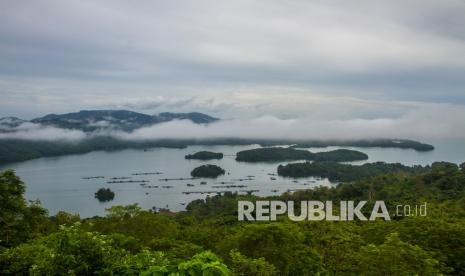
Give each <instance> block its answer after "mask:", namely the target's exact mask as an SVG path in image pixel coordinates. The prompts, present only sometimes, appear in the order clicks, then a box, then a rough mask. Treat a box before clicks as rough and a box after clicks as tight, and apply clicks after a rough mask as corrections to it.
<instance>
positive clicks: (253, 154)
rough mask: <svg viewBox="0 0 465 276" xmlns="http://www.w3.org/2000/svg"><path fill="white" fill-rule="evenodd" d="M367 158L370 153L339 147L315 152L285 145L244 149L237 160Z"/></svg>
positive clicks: (340, 159)
mask: <svg viewBox="0 0 465 276" xmlns="http://www.w3.org/2000/svg"><path fill="white" fill-rule="evenodd" d="M366 159H368V155H366V154H365V153H363V152H359V151H355V150H347V149H337V150H332V151H326V152H317V153H313V152H310V151H308V150H297V149H293V148H283V147H269V148H257V149H250V150H243V151H240V152H238V153H237V155H236V160H237V161H242V162H276V161H289V160H313V161H334V162H348V161H359V160H366Z"/></svg>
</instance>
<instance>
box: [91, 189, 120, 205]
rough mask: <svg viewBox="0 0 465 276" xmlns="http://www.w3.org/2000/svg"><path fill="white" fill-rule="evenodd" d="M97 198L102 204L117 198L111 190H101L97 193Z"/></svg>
mask: <svg viewBox="0 0 465 276" xmlns="http://www.w3.org/2000/svg"><path fill="white" fill-rule="evenodd" d="M95 198H96V199H98V200H99V201H101V202H104V201H111V200H113V198H115V192H113V191H112V190H110V188H100V189H98V191H97V192H96V193H95Z"/></svg>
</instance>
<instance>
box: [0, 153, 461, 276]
mask: <svg viewBox="0 0 465 276" xmlns="http://www.w3.org/2000/svg"><path fill="white" fill-rule="evenodd" d="M464 190H465V164H462V165H461V166H457V165H455V164H451V163H444V162H441V163H435V164H433V165H432V166H430V167H427V168H424V170H423V171H421V172H414V173H412V172H411V171H409V170H398V171H395V172H388V173H383V174H380V175H377V176H373V177H363V175H358V176H357V177H355V179H354V180H353V181H350V182H347V183H344V184H340V185H338V186H337V187H334V188H327V187H321V188H315V189H310V190H304V191H297V192H294V193H285V194H282V195H280V196H273V197H268V198H259V197H256V196H253V195H238V194H233V193H226V194H224V195H222V196H215V197H207V199H206V200H195V201H193V202H191V203H190V204H188V206H187V207H186V211H184V212H178V213H172V212H169V211H168V210H158V211H153V210H150V211H148V210H142V209H140V208H139V207H138V206H137V204H134V205H129V206H114V207H112V208H110V209H108V210H107V215H106V216H104V217H93V218H87V219H81V218H80V217H79V215H77V214H69V213H65V212H59V213H58V214H55V215H53V216H49V215H48V214H47V211H46V210H44V209H43V208H42V207H41V206H40V204H39V203H38V202H27V201H26V200H25V198H24V192H25V185H24V183H22V182H21V180H20V179H19V178H18V177H17V176H16V175H15V173H14V172H13V171H6V172H3V173H2V174H0V197H1V200H0V233H1V237H0V274H2V275H9V274H35V275H64V274H67V275H90V274H97V275H441V274H445V275H464V274H465V191H464ZM259 199H260V200H271V199H273V200H293V201H295V202H300V201H303V200H321V201H325V200H333V201H334V202H337V201H338V200H367V201H368V203H369V204H370V203H373V202H374V201H375V200H383V201H385V202H386V204H387V206H388V209H389V210H390V211H394V210H395V206H396V205H397V204H410V205H412V206H414V205H417V204H424V203H427V206H428V213H427V216H413V215H412V216H398V217H393V219H392V220H391V221H384V220H376V221H371V222H364V221H351V222H349V221H345V222H330V221H302V222H292V221H290V220H289V219H288V218H287V217H286V216H282V217H278V221H276V222H260V223H259V222H239V221H238V220H237V201H238V200H259Z"/></svg>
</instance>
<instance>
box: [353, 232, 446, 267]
mask: <svg viewBox="0 0 465 276" xmlns="http://www.w3.org/2000/svg"><path fill="white" fill-rule="evenodd" d="M356 258H357V260H358V265H357V267H356V268H355V273H356V274H358V275H362V274H363V275H399V276H402V275H405V276H407V275H440V274H441V273H440V271H439V270H438V266H439V262H438V261H437V260H435V259H434V258H433V257H432V256H431V254H430V253H429V252H427V251H425V250H423V249H422V248H421V247H419V246H417V245H411V244H409V243H406V242H403V241H401V240H400V238H399V235H398V234H397V233H391V234H390V235H388V236H387V238H386V241H385V242H384V243H383V244H381V245H374V244H369V245H366V246H363V247H362V248H361V249H360V251H359V252H358V254H357V255H356Z"/></svg>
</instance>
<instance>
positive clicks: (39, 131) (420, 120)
mask: <svg viewBox="0 0 465 276" xmlns="http://www.w3.org/2000/svg"><path fill="white" fill-rule="evenodd" d="M464 117H465V108H463V107H461V106H455V107H451V106H450V105H444V106H441V105H435V106H428V107H424V108H421V109H416V110H414V111H412V112H410V113H406V114H404V115H403V116H401V117H398V118H374V119H357V118H350V119H332V120H322V119H321V118H312V117H302V118H296V119H279V118H277V117H273V116H262V117H258V118H255V119H232V120H221V121H218V122H215V123H211V124H208V125H199V124H194V123H192V122H191V121H188V120H175V121H170V122H166V123H160V124H156V125H153V126H150V127H144V128H139V129H136V130H134V131H132V132H124V131H120V130H117V129H116V128H111V127H110V128H106V129H101V130H99V131H95V132H92V133H85V132H83V131H80V130H69V129H60V128H56V127H49V126H41V125H38V124H32V123H28V122H27V123H23V124H21V125H20V126H18V127H16V128H14V129H13V130H14V131H10V132H4V133H0V139H23V140H40V141H43V140H46V141H57V140H64V141H79V140H82V139H86V138H93V137H97V136H111V137H114V138H118V139H121V140H128V141H140V140H157V139H215V138H243V139H332V140H345V139H370V138H401V139H414V140H431V139H445V138H447V139H449V138H465V121H464V120H463V118H464Z"/></svg>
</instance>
